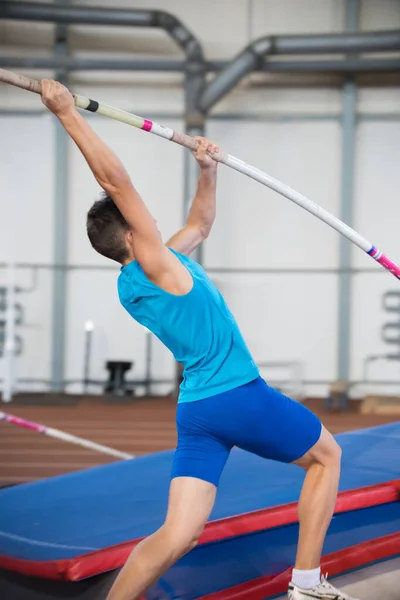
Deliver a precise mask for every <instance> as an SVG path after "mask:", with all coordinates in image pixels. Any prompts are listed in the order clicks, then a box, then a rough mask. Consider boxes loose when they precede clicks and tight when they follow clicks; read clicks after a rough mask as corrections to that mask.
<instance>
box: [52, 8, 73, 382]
mask: <svg viewBox="0 0 400 600" xmlns="http://www.w3.org/2000/svg"><path fill="white" fill-rule="evenodd" d="M56 4H58V0H56ZM67 54H68V47H67V27H66V25H64V24H58V25H57V28H56V35H55V45H54V55H55V57H56V58H58V59H61V61H62V60H63V59H64V58H66V57H67ZM56 77H57V79H58V80H59V81H60V82H61V83H63V84H65V85H68V74H67V72H66V71H65V70H63V69H60V70H59V71H58V73H57V74H56ZM54 127H55V129H54V148H55V159H54V161H55V170H54V173H55V174H54V197H53V204H54V214H53V231H54V235H53V262H54V263H55V264H67V262H68V170H69V167H68V163H69V161H68V136H67V134H66V132H65V130H64V128H63V127H62V126H61V124H60V123H59V122H58V121H55V123H54ZM52 288H53V299H52V327H51V380H52V390H53V391H55V392H56V391H63V390H64V387H63V380H64V376H65V374H64V370H65V348H66V343H65V340H66V313H67V298H68V290H67V273H66V271H57V270H55V271H53V278H52Z"/></svg>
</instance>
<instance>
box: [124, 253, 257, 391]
mask: <svg viewBox="0 0 400 600" xmlns="http://www.w3.org/2000/svg"><path fill="white" fill-rule="evenodd" d="M171 252H174V251H173V250H171ZM174 254H175V255H176V256H177V257H178V259H179V260H180V261H181V263H182V264H183V265H184V266H185V267H186V268H187V269H188V271H189V273H190V274H191V276H192V279H193V287H192V289H191V290H190V292H188V293H187V294H185V295H183V296H176V295H174V294H170V293H168V292H166V291H164V290H162V289H161V288H159V287H158V286H156V285H155V284H154V283H152V282H151V281H149V279H147V277H146V275H145V273H144V272H143V269H142V268H141V266H140V265H139V263H138V262H137V261H133V262H131V263H129V264H128V265H126V266H125V267H122V268H121V273H120V276H119V278H118V294H119V298H120V301H121V304H122V305H123V306H124V308H125V309H126V310H127V311H128V312H129V314H130V315H131V316H132V317H133V318H134V319H135V320H136V321H138V322H139V323H141V324H142V325H144V326H145V327H147V328H148V329H150V331H152V332H153V333H154V335H156V336H157V337H158V338H159V339H160V340H161V341H162V342H163V344H164V345H165V346H166V347H167V348H168V349H169V350H170V351H171V352H172V354H173V355H174V357H175V359H176V360H177V361H178V362H180V363H182V364H183V367H184V370H183V382H182V384H181V388H180V395H179V402H190V401H194V400H201V399H203V398H208V397H209V396H213V395H215V394H219V393H222V392H225V391H228V390H231V389H234V388H235V387H238V386H240V385H244V384H245V383H248V382H249V381H252V380H253V379H256V378H257V377H258V375H259V373H258V368H257V366H256V365H255V363H254V361H253V359H252V357H251V354H250V352H249V350H248V349H247V346H246V344H245V342H244V340H243V337H242V335H241V333H240V331H239V328H238V326H237V324H236V321H235V319H234V317H233V316H232V314H231V312H230V310H229V308H228V307H227V305H226V303H225V300H224V299H223V297H222V295H221V293H220V292H219V291H218V290H217V288H216V287H215V285H214V284H213V283H212V281H211V280H210V278H209V277H208V276H207V274H206V273H205V271H204V269H203V268H202V267H201V266H200V265H199V264H197V263H196V262H195V261H193V260H192V259H190V258H188V257H186V256H183V255H181V254H178V253H177V252H174Z"/></svg>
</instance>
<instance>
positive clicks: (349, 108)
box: [337, 0, 360, 381]
mask: <svg viewBox="0 0 400 600" xmlns="http://www.w3.org/2000/svg"><path fill="white" fill-rule="evenodd" d="M359 12H360V3H359V0H347V2H346V29H347V31H350V32H354V31H356V30H357V28H358V23H359ZM356 133H357V87H356V84H355V82H354V81H353V80H352V79H349V80H348V81H346V83H345V84H344V87H343V115H342V181H341V194H340V219H341V220H342V221H344V222H345V223H346V224H347V225H349V226H350V227H351V226H352V224H353V205H354V169H355V153H356ZM350 267H351V248H350V244H349V243H347V240H345V239H344V238H343V237H341V239H340V240H339V268H340V269H342V272H341V273H340V275H339V281H338V286H339V289H338V345H337V369H338V379H340V380H343V381H348V379H349V375H350V340H351V331H350V329H351V290H352V278H351V275H350V273H349V269H350Z"/></svg>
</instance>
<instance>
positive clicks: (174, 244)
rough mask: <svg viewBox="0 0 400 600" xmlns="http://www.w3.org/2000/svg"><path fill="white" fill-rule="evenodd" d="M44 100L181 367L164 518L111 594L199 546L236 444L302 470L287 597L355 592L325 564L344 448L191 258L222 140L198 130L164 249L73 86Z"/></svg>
mask: <svg viewBox="0 0 400 600" xmlns="http://www.w3.org/2000/svg"><path fill="white" fill-rule="evenodd" d="M42 101H43V103H44V104H45V105H46V106H47V108H48V109H49V110H50V111H51V112H53V113H54V114H55V115H56V116H57V117H58V119H59V121H60V122H61V124H62V125H63V127H64V128H65V130H66V131H67V133H68V134H69V135H70V137H71V138H72V139H73V140H74V142H75V143H76V145H77V146H78V148H79V149H80V151H81V152H82V154H83V156H84V157H85V159H86V161H87V163H88V165H89V167H90V169H91V170H92V172H93V175H94V177H95V178H96V180H97V182H98V183H99V185H100V186H101V188H102V189H103V190H104V192H105V195H104V196H103V197H102V198H101V199H100V200H98V201H97V202H95V204H94V205H93V206H92V208H91V209H90V210H89V212H88V215H87V233H88V236H89V239H90V242H91V244H92V246H93V247H94V249H95V250H97V252H99V253H100V254H102V255H103V256H106V257H108V258H110V259H112V260H114V261H117V262H118V263H120V264H121V272H120V275H119V279H118V293H119V297H120V300H121V303H122V305H123V306H124V308H125V309H126V310H127V311H128V312H129V314H130V315H131V316H132V317H133V318H134V319H135V320H136V321H138V322H139V323H141V324H142V325H144V326H145V327H147V328H148V329H150V330H151V331H152V332H153V333H154V334H155V335H156V336H157V337H158V338H159V339H160V340H161V341H162V342H163V343H164V344H165V346H166V347H167V348H169V350H171V352H172V353H173V355H174V357H175V358H176V360H177V361H178V362H180V363H182V364H183V366H184V371H183V381H182V384H181V387H180V394H179V399H178V408H177V432H178V444H177V449H176V452H175V457H174V461H173V469H172V478H171V486H170V494H169V502H168V512H167V516H166V520H165V523H164V524H163V526H162V527H161V528H160V529H159V530H158V531H156V532H155V533H154V534H153V535H151V536H150V537H148V538H147V539H145V540H144V541H142V542H141V543H140V544H139V545H138V546H137V547H136V548H135V549H134V550H133V552H132V554H131V555H130V557H129V559H128V561H127V562H126V564H125V566H124V568H123V569H122V570H121V572H120V573H119V575H118V577H117V578H116V580H115V582H114V584H113V586H112V588H111V590H110V592H109V595H108V600H137V599H139V598H140V597H141V596H142V595H143V593H144V592H145V591H146V590H147V589H148V588H149V587H150V586H151V585H152V584H153V583H155V582H156V581H157V580H158V579H159V578H160V576H161V575H162V574H163V573H164V572H165V571H166V570H167V569H168V568H169V567H171V565H173V564H174V563H175V562H176V561H177V560H178V559H179V558H181V557H182V556H183V555H184V554H186V553H187V552H189V551H190V550H191V549H192V548H194V547H195V545H196V543H197V541H198V539H199V536H200V534H201V533H202V531H203V528H204V526H205V524H206V522H207V520H208V518H209V515H210V512H211V510H212V507H213V504H214V500H215V495H216V491H217V487H218V483H219V479H220V475H221V472H222V470H223V468H224V466H225V463H226V461H227V459H228V456H229V453H230V450H231V448H232V447H233V446H238V447H239V448H243V449H244V450H247V451H250V452H253V453H254V454H258V455H259V456H262V457H265V458H269V459H273V460H276V461H281V462H286V463H294V464H296V465H298V466H299V467H301V468H303V469H304V470H305V479H304V484H303V488H302V491H301V495H300V500H299V505H298V518H299V523H300V532H299V540H298V549H297V556H296V563H295V567H294V569H293V574H292V581H291V583H290V585H289V590H288V597H289V598H290V599H291V600H309V599H310V598H316V599H322V600H328V599H330V600H333V599H335V600H351V599H350V598H349V596H348V595H346V594H344V593H343V592H340V591H339V590H337V589H335V588H334V587H333V586H332V585H331V584H330V583H329V582H328V581H327V580H326V579H325V578H324V577H322V576H321V571H320V559H321V552H322V546H323V542H324V539H325V535H326V531H327V528H328V526H329V523H330V521H331V518H332V514H333V510H334V506H335V501H336V495H337V490H338V483H339V476H340V458H341V450H340V448H339V446H338V444H337V443H336V442H335V440H334V439H333V437H332V436H331V434H330V433H328V431H327V430H326V429H325V428H324V427H323V426H322V425H321V422H320V421H319V420H318V418H317V417H316V416H315V415H314V414H313V413H312V412H310V411H309V410H308V409H307V408H305V407H304V406H303V405H301V404H299V403H298V402H295V401H293V400H290V399H289V398H287V397H286V396H284V395H282V394H281V393H279V392H277V391H275V390H273V389H272V388H270V387H269V386H268V385H267V384H266V383H265V382H264V381H263V379H261V377H260V375H259V372H258V369H257V366H256V365H255V363H254V361H253V359H252V357H251V354H250V352H249V350H248V349H247V347H246V344H245V342H244V340H243V338H242V336H241V333H240V331H239V328H238V326H237V324H236V322H235V319H234V317H233V316H232V314H231V312H230V311H229V309H228V307H227V305H226V303H225V301H224V299H223V297H222V295H221V294H220V292H219V291H218V290H217V288H216V287H215V286H214V284H213V283H212V282H211V280H210V279H209V278H208V277H207V275H206V273H205V271H204V270H203V268H202V267H201V266H200V265H198V264H197V263H196V262H194V261H193V260H191V259H190V258H189V255H190V254H191V253H192V252H193V250H194V249H195V248H196V247H197V246H198V245H199V244H201V243H202V242H203V240H204V239H205V238H207V236H208V235H209V233H210V231H211V227H212V225H213V222H214V219H215V207H216V181H217V163H216V162H215V161H213V160H212V158H210V156H208V154H207V151H209V152H211V153H213V152H216V151H217V147H216V146H215V145H214V144H212V143H210V142H209V141H208V140H206V139H204V138H198V140H199V148H198V150H197V151H196V152H195V153H194V156H195V158H196V160H197V162H198V163H199V165H200V177H199V182H198V188H197V193H196V196H195V198H194V200H193V203H192V206H191V210H190V213H189V216H188V218H187V221H186V224H185V226H184V227H183V228H182V229H181V230H180V231H178V232H177V233H176V234H175V235H174V236H173V237H172V238H171V239H170V240H169V242H168V243H167V244H166V245H165V244H164V243H163V241H162V239H161V235H160V233H159V231H158V229H157V225H156V222H155V220H154V219H153V217H152V215H151V214H150V212H149V210H148V209H147V207H146V205H145V203H144V202H143V200H142V198H141V197H140V195H139V193H138V192H137V191H136V189H135V188H134V186H133V184H132V182H131V180H130V178H129V176H128V173H127V172H126V170H125V169H124V167H123V165H122V164H121V162H120V161H119V159H118V158H117V157H116V156H115V155H114V154H113V152H111V150H110V149H109V148H108V147H107V146H106V145H105V144H104V143H103V142H102V141H101V139H100V138H99V137H98V136H97V135H96V134H95V133H94V131H93V130H92V129H91V127H90V126H89V125H88V123H87V122H86V121H85V120H84V118H83V117H82V116H81V115H80V114H79V113H78V112H77V110H76V109H75V106H74V101H73V97H72V95H71V94H70V93H69V91H68V90H67V89H66V88H65V87H63V86H62V85H61V84H59V83H57V82H54V81H48V80H45V81H42ZM265 484H266V485H268V481H266V482H265Z"/></svg>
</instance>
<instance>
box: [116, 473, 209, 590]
mask: <svg viewBox="0 0 400 600" xmlns="http://www.w3.org/2000/svg"><path fill="white" fill-rule="evenodd" d="M215 494H216V488H215V486H214V485H212V484H211V483H208V482H207V481H202V480H201V479H195V478H193V477H177V478H176V479H173V480H172V482H171V487H170V495H169V503H168V514H167V518H166V521H165V523H164V525H163V526H162V527H161V528H160V529H159V530H158V531H156V533H154V534H153V535H151V536H150V537H148V538H146V539H145V540H143V542H141V543H140V544H139V545H138V546H136V548H135V549H134V550H133V551H132V553H131V555H130V557H129V558H128V561H127V562H126V564H125V566H124V568H123V569H122V571H121V572H120V574H119V575H118V577H117V579H116V580H115V582H114V585H113V586H112V588H111V590H110V593H109V595H108V596H107V600H137V599H138V598H140V597H141V596H142V594H143V593H144V592H145V591H146V590H147V589H148V588H149V587H150V586H151V585H152V584H153V583H155V582H156V581H157V580H158V579H159V578H160V577H161V575H162V574H163V573H165V571H166V570H167V569H168V568H169V567H171V566H172V565H173V564H174V563H175V562H176V561H177V560H178V559H179V558H181V557H182V556H183V555H184V554H186V553H187V552H189V550H191V549H192V548H194V546H195V545H196V543H197V540H198V539H199V537H200V535H201V533H202V531H203V529H204V526H205V524H206V522H207V519H208V517H209V516H210V512H211V510H212V507H213V505H214V500H215Z"/></svg>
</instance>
